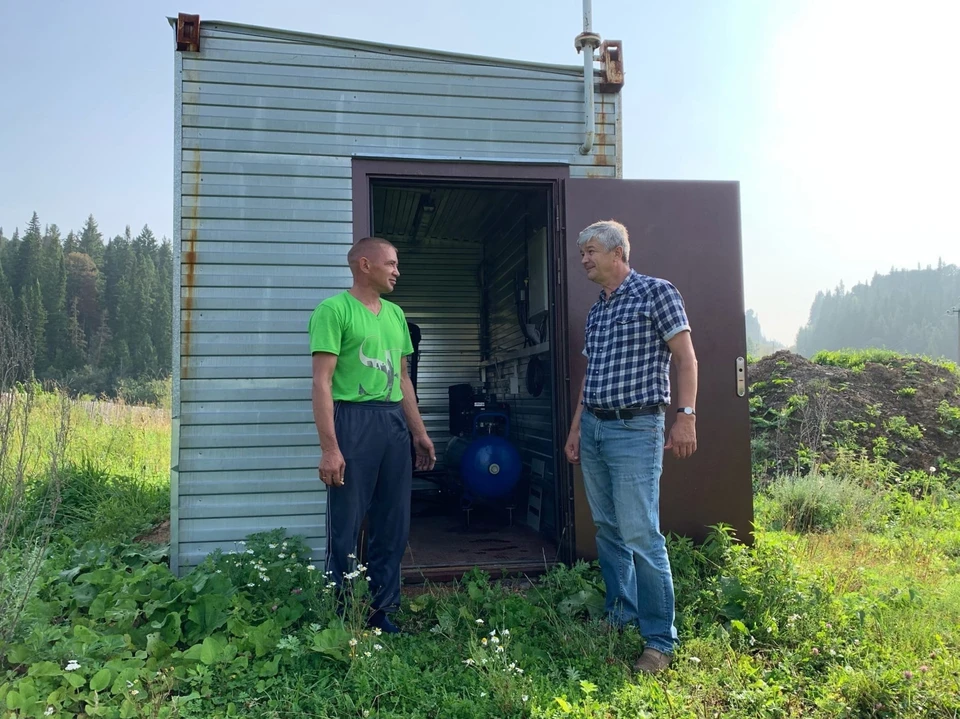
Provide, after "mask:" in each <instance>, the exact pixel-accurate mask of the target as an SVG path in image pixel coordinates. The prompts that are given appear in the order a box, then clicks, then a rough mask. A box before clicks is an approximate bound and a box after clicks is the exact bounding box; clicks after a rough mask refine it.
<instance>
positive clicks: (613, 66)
mask: <svg viewBox="0 0 960 719" xmlns="http://www.w3.org/2000/svg"><path fill="white" fill-rule="evenodd" d="M600 60H601V61H602V63H603V75H602V76H601V78H600V92H613V93H616V92H620V88H622V87H623V43H622V42H620V41H619V40H604V42H603V43H602V44H601V45H600Z"/></svg>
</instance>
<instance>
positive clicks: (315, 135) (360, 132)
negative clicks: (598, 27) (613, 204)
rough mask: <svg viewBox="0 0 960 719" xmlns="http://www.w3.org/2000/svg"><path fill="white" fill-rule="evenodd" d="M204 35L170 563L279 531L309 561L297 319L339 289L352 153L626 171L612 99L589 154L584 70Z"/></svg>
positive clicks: (192, 71)
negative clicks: (584, 150) (297, 543)
mask: <svg viewBox="0 0 960 719" xmlns="http://www.w3.org/2000/svg"><path fill="white" fill-rule="evenodd" d="M171 23H172V25H173V26H174V27H176V20H175V19H173V20H171ZM200 43H201V45H200V51H199V52H177V53H176V55H175V79H174V81H175V85H174V90H175V135H174V142H175V178H174V180H175V190H174V204H175V226H174V235H175V237H174V248H175V251H176V261H177V266H178V267H179V268H180V272H179V273H178V274H177V277H176V280H175V282H176V287H175V292H174V297H175V302H176V303H177V306H176V307H175V310H176V311H175V322H176V326H175V327H174V343H175V348H174V353H175V358H176V359H177V361H175V363H174V397H173V413H174V423H173V435H174V436H173V456H172V485H173V487H172V517H171V519H172V522H171V525H172V531H171V540H172V546H171V550H172V567H173V569H174V571H181V570H183V569H185V568H188V567H190V566H192V565H195V564H196V563H197V562H198V561H200V560H201V559H202V557H203V556H204V555H205V554H207V553H208V552H210V551H211V550H213V549H215V548H223V549H226V550H231V549H234V548H235V544H234V543H235V542H237V541H239V540H241V539H242V538H243V537H244V536H246V535H247V534H249V533H251V532H254V531H260V530H265V529H270V528H274V527H278V526H283V527H286V528H287V529H288V530H289V531H290V532H291V533H300V534H303V535H305V536H306V537H307V540H308V542H309V543H310V545H311V547H312V548H313V551H314V557H315V559H317V560H320V559H322V555H323V551H324V550H323V547H324V537H323V527H324V512H325V493H324V491H323V490H322V488H321V486H319V485H318V482H317V474H316V467H317V461H318V458H319V447H318V443H317V436H316V430H315V428H314V426H313V417H312V410H311V403H310V358H309V355H308V351H307V343H306V322H307V318H308V317H309V314H310V312H311V311H312V310H313V308H314V307H315V306H316V305H317V303H319V302H320V301H321V300H323V299H324V298H326V297H328V296H330V295H332V294H333V293H335V292H338V291H341V290H343V289H346V288H347V287H349V285H350V274H349V271H348V269H347V267H346V265H345V254H346V251H347V249H348V247H349V245H350V243H351V241H352V224H351V223H352V219H353V215H352V212H353V210H352V208H353V204H352V200H353V198H352V189H351V159H352V158H353V157H378V158H419V159H433V160H439V159H456V160H460V161H482V162H504V163H506V162H510V163H527V162H552V163H562V164H569V165H570V173H571V175H572V176H574V177H618V176H619V175H620V153H619V143H620V132H619V127H620V96H619V94H616V93H613V94H602V93H599V92H598V93H597V94H596V99H595V102H596V105H595V107H596V111H597V119H596V121H597V128H596V131H597V135H596V139H595V146H594V148H593V150H592V152H591V153H590V154H588V155H581V154H580V153H579V152H578V147H579V145H580V143H581V142H582V141H583V121H582V118H583V84H582V83H583V79H582V72H583V71H582V68H581V67H577V66H571V67H557V66H549V65H538V64H532V63H520V62H511V61H505V60H495V59H489V58H477V57H470V56H463V55H455V54H446V53H438V52H430V51H425V50H417V49H410V48H399V47H394V46H386V45H376V44H371V43H365V42H359V41H354V40H344V39H340V38H330V37H321V36H313V35H305V34H300V33H290V32H282V31H276V30H269V29H263V28H254V27H249V26H243V25H236V24H230V23H221V22H208V21H205V22H204V23H203V25H202V33H201V37H200Z"/></svg>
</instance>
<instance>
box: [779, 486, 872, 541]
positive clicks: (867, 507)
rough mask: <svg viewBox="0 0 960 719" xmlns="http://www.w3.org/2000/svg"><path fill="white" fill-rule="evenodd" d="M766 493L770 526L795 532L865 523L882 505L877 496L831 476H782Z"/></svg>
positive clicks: (815, 530) (823, 529) (825, 529)
mask: <svg viewBox="0 0 960 719" xmlns="http://www.w3.org/2000/svg"><path fill="white" fill-rule="evenodd" d="M767 491H768V493H769V496H770V499H771V500H772V503H771V506H770V508H769V511H770V512H771V517H770V526H772V527H775V528H776V527H781V528H784V529H788V530H791V531H795V532H820V531H827V530H831V529H834V528H835V527H837V526H839V525H840V524H841V523H843V522H845V521H849V522H856V523H864V521H865V520H869V518H870V517H871V515H875V511H874V510H875V508H876V507H877V506H878V505H879V500H878V498H877V496H876V494H875V493H873V492H870V491H869V490H867V489H866V488H864V487H862V486H860V485H859V484H858V483H857V482H855V481H854V480H852V479H848V478H842V477H835V476H833V475H829V474H816V473H811V474H807V475H801V476H798V475H795V476H786V477H781V478H779V479H778V480H776V481H775V482H773V483H772V484H771V485H770V487H769V488H768V490H767Z"/></svg>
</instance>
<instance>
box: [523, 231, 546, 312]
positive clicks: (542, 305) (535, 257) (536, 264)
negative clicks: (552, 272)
mask: <svg viewBox="0 0 960 719" xmlns="http://www.w3.org/2000/svg"><path fill="white" fill-rule="evenodd" d="M527 270H528V272H529V273H530V284H529V286H528V290H529V293H530V295H529V305H528V307H529V309H528V311H527V319H528V320H529V321H530V322H536V321H538V320H539V319H540V318H541V317H543V315H545V314H546V313H547V310H548V309H549V307H550V305H549V301H550V300H549V293H548V291H547V228H546V227H541V228H540V229H539V230H538V231H537V232H536V233H534V235H533V236H532V237H530V238H529V239H528V240H527Z"/></svg>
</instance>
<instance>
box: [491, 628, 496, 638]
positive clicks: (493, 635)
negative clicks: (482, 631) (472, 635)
mask: <svg viewBox="0 0 960 719" xmlns="http://www.w3.org/2000/svg"><path fill="white" fill-rule="evenodd" d="M490 636H491V637H495V636H497V630H496V629H494V630H493V631H492V632H490Z"/></svg>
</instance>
